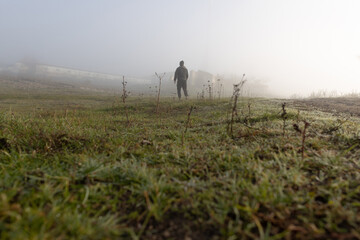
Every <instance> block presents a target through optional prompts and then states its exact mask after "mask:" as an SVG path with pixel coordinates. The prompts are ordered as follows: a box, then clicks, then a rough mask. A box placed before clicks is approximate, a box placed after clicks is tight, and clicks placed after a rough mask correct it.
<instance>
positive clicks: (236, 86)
mask: <svg viewBox="0 0 360 240" xmlns="http://www.w3.org/2000/svg"><path fill="white" fill-rule="evenodd" d="M244 77H245V73H244V74H243V77H242V79H241V81H240V82H239V83H238V84H234V90H233V94H232V97H231V102H232V108H231V119H230V121H229V122H228V127H227V128H228V133H229V134H230V136H232V135H233V125H234V120H235V116H237V101H238V98H239V96H240V94H241V90H242V88H243V86H244V84H245V82H246V80H245V79H244Z"/></svg>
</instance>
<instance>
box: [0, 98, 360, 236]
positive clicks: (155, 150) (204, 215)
mask: <svg viewBox="0 0 360 240" xmlns="http://www.w3.org/2000/svg"><path fill="white" fill-rule="evenodd" d="M281 103H282V101H280V100H267V99H240V100H239V105H238V109H237V111H238V115H237V116H236V119H235V122H234V126H233V133H232V134H230V133H229V131H227V127H228V122H229V114H230V112H231V111H230V104H229V99H224V100H213V101H210V100H188V101H181V102H179V101H173V100H171V99H161V101H160V108H159V112H158V113H157V114H156V113H155V109H156V102H155V99H150V98H129V99H128V102H127V105H126V106H127V107H126V109H127V111H128V113H129V120H130V123H128V122H127V121H126V117H125V115H124V113H125V108H124V105H122V104H121V103H120V101H119V99H117V101H116V102H114V97H111V96H106V95H101V94H97V95H95V94H94V93H93V94H90V93H87V94H85V93H73V94H68V95H64V94H62V95H61V94H60V93H58V92H57V93H54V94H44V93H39V94H31V93H24V94H16V95H12V94H11V93H9V94H7V95H6V94H4V95H2V96H1V97H0V113H1V114H0V149H1V150H0V236H1V239H188V240H189V239H193V240H195V239H360V231H359V229H360V185H359V182H360V119H359V118H358V117H356V116H355V115H354V116H352V117H350V116H348V115H342V114H337V115H336V116H335V115H332V114H331V113H326V112H321V111H319V110H316V109H311V108H309V107H308V105H306V104H302V105H301V106H299V105H298V104H297V103H293V102H292V101H289V107H286V111H287V113H286V115H282V110H281ZM334 104H335V103H334ZM191 106H194V107H195V108H194V109H193V111H192V112H191V115H190V117H188V113H189V109H190V108H191ZM249 106H250V107H249ZM298 109H301V110H300V111H299V110H298ZM355 109H356V108H355ZM305 110H306V111H305ZM188 119H190V121H188ZM305 122H307V123H310V125H309V126H308V127H307V129H306V130H304V124H305ZM284 123H285V125H284ZM295 129H296V130H295ZM304 136H305V139H304V138H303V137H304Z"/></svg>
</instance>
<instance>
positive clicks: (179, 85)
mask: <svg viewBox="0 0 360 240" xmlns="http://www.w3.org/2000/svg"><path fill="white" fill-rule="evenodd" d="M177 81H178V82H177V85H176V87H177V94H178V97H179V99H180V98H181V84H180V81H179V80H177Z"/></svg>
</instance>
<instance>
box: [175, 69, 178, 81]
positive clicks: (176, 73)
mask: <svg viewBox="0 0 360 240" xmlns="http://www.w3.org/2000/svg"><path fill="white" fill-rule="evenodd" d="M177 75H178V69H176V71H175V75H174V83H175V82H176V79H177V78H178V76H177Z"/></svg>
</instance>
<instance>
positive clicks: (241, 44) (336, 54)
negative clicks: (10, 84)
mask: <svg viewBox="0 0 360 240" xmlns="http://www.w3.org/2000/svg"><path fill="white" fill-rule="evenodd" d="M359 9H360V1H356V0H353V1H350V0H336V1H335V0H333V1H331V0H317V1H312V0H301V1H300V0H298V1H297V0H294V1H288V0H273V1H267V0H244V1H240V0H196V1H191V0H183V1H169V0H152V1H145V0H142V1H140V0H132V1H125V0H122V1H121V0H107V1H97V0H77V1H70V0H63V1H60V0H54V1H47V0H33V1H28V0H0V33H1V35H0V36H1V37H0V68H2V69H4V68H6V67H7V66H10V65H12V64H15V63H16V62H19V61H21V60H23V59H33V61H36V62H38V63H41V64H48V65H54V66H62V67H69V68H74V69H80V70H84V71H92V72H101V73H108V74H115V75H125V76H127V77H128V79H129V81H131V79H142V78H145V77H146V76H153V74H154V72H170V75H171V71H174V70H175V68H176V67H177V66H178V64H179V61H180V60H184V61H185V66H186V67H187V68H188V69H189V70H192V71H194V72H197V71H205V72H208V73H211V74H213V75H214V76H221V77H222V78H224V79H225V78H226V79H227V82H226V83H227V84H229V86H231V83H232V81H237V79H238V77H237V76H242V74H243V73H246V76H247V78H248V80H249V81H248V82H249V86H254V87H253V90H252V89H249V90H248V92H249V95H250V94H251V92H252V91H253V92H256V89H259V86H261V88H262V89H264V91H265V92H264V93H266V95H267V96H281V97H289V96H291V95H293V94H297V95H303V96H306V95H309V94H311V93H312V92H316V91H319V90H326V91H329V92H330V91H333V90H336V91H337V92H338V93H348V92H360V57H359V56H360V25H359V23H360V14H359ZM230 76H232V77H230ZM165 80H166V81H168V83H169V82H171V76H168V77H167V78H165ZM190 80H192V81H196V79H195V78H194V79H190ZM224 81H225V80H224ZM98 84H101V82H100V83H98ZM169 86H170V85H169ZM174 91H175V89H174ZM194 94H196V93H195V91H193V95H194Z"/></svg>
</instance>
